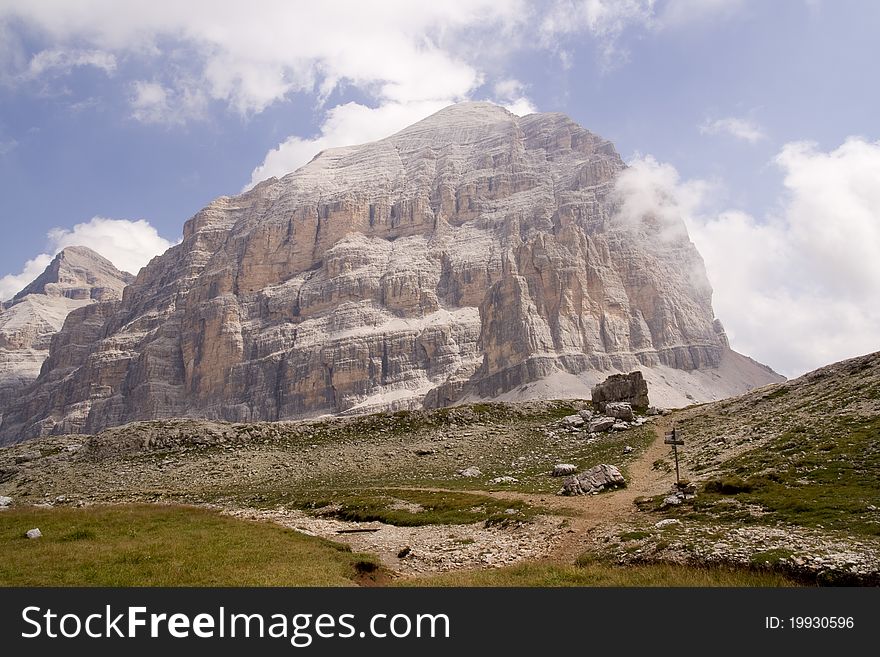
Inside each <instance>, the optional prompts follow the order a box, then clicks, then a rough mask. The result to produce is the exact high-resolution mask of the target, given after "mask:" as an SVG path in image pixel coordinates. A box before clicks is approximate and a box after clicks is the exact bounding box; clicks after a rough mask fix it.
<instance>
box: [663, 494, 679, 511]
mask: <svg viewBox="0 0 880 657" xmlns="http://www.w3.org/2000/svg"><path fill="white" fill-rule="evenodd" d="M681 502H682V498H680V497H679V496H678V495H670V496H669V497H664V498H663V503H662V504H661V505H660V508H661V509H662V508H664V507H667V506H678V505H679V504H681Z"/></svg>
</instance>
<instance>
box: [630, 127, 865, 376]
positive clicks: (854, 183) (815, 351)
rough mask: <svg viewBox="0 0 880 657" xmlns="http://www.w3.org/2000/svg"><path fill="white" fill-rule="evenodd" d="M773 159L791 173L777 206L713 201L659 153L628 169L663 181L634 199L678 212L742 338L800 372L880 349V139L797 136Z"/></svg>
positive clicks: (735, 334)
mask: <svg viewBox="0 0 880 657" xmlns="http://www.w3.org/2000/svg"><path fill="white" fill-rule="evenodd" d="M774 163H775V164H776V166H778V167H779V168H780V169H781V171H782V172H783V175H784V177H783V185H784V190H783V192H782V193H781V195H780V208H781V209H780V211H779V212H778V213H775V214H770V215H767V216H763V217H754V216H751V215H749V214H747V213H745V212H741V211H738V210H726V211H722V212H711V211H710V210H709V208H708V207H707V205H708V203H709V198H708V195H706V194H705V193H704V194H702V195H700V194H699V190H700V188H701V185H705V183H701V182H700V181H687V182H682V181H681V180H679V178H678V174H677V172H675V170H674V169H673V168H672V167H671V166H670V165H668V164H660V163H658V162H656V160H653V158H639V159H638V160H636V161H635V162H633V167H632V168H631V169H630V171H634V172H635V173H633V174H632V176H633V177H634V178H636V177H641V178H644V179H645V181H644V182H643V183H642V188H643V189H648V190H651V189H654V190H655V191H654V192H644V191H642V193H641V196H640V200H638V201H637V202H636V201H634V203H636V205H634V206H633V207H632V211H633V216H647V215H651V214H653V215H656V216H659V217H665V218H667V219H670V220H671V218H673V217H674V215H675V214H676V212H679V213H680V217H681V218H682V219H683V220H684V221H685V222H686V223H687V226H688V230H689V232H690V237H691V239H692V240H693V241H694V243H695V244H696V245H697V248H698V249H699V251H700V253H701V254H702V256H703V258H704V260H705V262H706V269H707V271H708V275H709V279H710V281H711V282H712V286H713V288H714V292H715V293H714V302H713V304H714V307H715V311H716V315H717V316H718V317H719V318H720V319H721V320H722V321H723V322H724V324H725V327H726V328H727V332H728V335H729V337H730V339H731V343H732V345H733V347H734V348H735V349H737V350H739V351H741V352H743V353H746V354H748V355H750V356H752V357H754V358H757V359H758V360H760V361H762V362H765V363H767V364H769V365H771V366H773V367H774V368H776V369H777V370H778V371H780V372H782V373H783V374H786V375H787V376H797V375H799V374H802V373H804V372H806V371H808V370H811V369H814V368H816V367H819V366H821V365H825V364H827V363H830V362H833V361H837V360H841V359H844V358H848V357H852V356H856V355H859V354H862V353H867V352H871V351H876V350H877V349H880V337H878V333H877V326H880V142H869V141H866V140H864V139H860V138H850V139H848V140H847V141H846V142H845V143H844V144H842V145H841V146H840V147H838V148H836V149H834V150H831V151H828V152H824V151H822V150H820V149H819V148H818V147H817V146H816V145H815V144H811V143H806V142H794V143H789V144H787V145H785V147H783V149H782V150H781V151H780V153H779V154H778V155H777V156H776V157H775V159H774ZM638 172H641V173H640V174H638ZM630 183H631V184H635V183H633V181H632V180H631V181H630ZM703 189H708V187H703ZM695 192H697V195H696V196H695ZM639 213H641V215H640V214H639Z"/></svg>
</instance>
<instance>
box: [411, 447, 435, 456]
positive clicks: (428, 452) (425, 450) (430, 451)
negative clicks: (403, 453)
mask: <svg viewBox="0 0 880 657" xmlns="http://www.w3.org/2000/svg"><path fill="white" fill-rule="evenodd" d="M413 451H414V452H415V455H416V456H430V455H431V454H436V453H437V450H436V449H430V448H422V449H416V450H413Z"/></svg>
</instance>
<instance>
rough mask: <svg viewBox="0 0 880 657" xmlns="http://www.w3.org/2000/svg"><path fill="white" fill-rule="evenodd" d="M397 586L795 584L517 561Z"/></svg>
mask: <svg viewBox="0 0 880 657" xmlns="http://www.w3.org/2000/svg"><path fill="white" fill-rule="evenodd" d="M396 585H398V586H543V587H548V586H549V587H563V586H596V587H599V586H628V587H630V586H652V587H656V586H664V587H666V586H699V587H707V586H727V587H730V586H735V587H769V586H772V587H779V586H796V584H795V582H793V581H792V580H790V579H788V578H786V577H784V576H783V575H780V574H777V573H768V572H758V571H752V570H745V569H733V568H727V567H722V566H718V567H711V568H699V567H691V566H676V565H670V564H650V565H638V566H615V565H609V564H604V563H596V562H591V563H583V564H582V565H578V564H575V565H571V566H563V565H554V564H547V563H522V564H518V565H515V566H510V567H507V568H496V569H492V570H475V571H464V572H452V573H443V574H441V575H435V576H432V577H423V578H418V579H410V580H404V581H401V582H396Z"/></svg>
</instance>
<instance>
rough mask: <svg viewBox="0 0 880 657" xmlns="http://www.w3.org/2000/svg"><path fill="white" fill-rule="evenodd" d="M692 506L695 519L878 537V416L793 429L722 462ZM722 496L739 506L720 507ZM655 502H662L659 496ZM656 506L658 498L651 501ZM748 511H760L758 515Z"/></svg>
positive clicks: (688, 510) (681, 511) (686, 511)
mask: <svg viewBox="0 0 880 657" xmlns="http://www.w3.org/2000/svg"><path fill="white" fill-rule="evenodd" d="M723 469H724V471H725V473H724V475H723V476H722V477H720V478H716V479H712V480H709V481H707V482H706V483H705V485H704V486H703V490H702V491H701V492H700V494H699V496H698V497H697V499H696V500H694V502H693V504H692V505H682V507H679V508H677V509H675V510H670V511H671V512H673V513H676V514H678V515H687V516H689V517H691V518H692V519H696V520H699V519H707V518H711V519H716V520H722V521H733V522H745V523H762V524H778V523H788V524H793V525H801V526H805V527H819V528H823V529H831V530H840V531H846V532H847V533H850V534H858V535H863V536H880V522H878V518H877V513H876V511H871V510H870V509H869V508H868V507H869V506H871V505H873V506H875V507H878V506H880V477H878V472H880V418H878V417H874V418H853V417H849V418H848V417H837V418H833V417H832V418H826V419H825V420H824V423H823V424H815V425H810V426H795V427H793V428H792V429H789V430H788V431H785V432H783V433H781V434H780V435H778V436H777V437H775V438H773V439H771V440H770V441H768V442H767V443H765V444H763V445H762V446H761V447H758V448H755V449H752V450H749V451H748V452H746V453H744V454H741V455H739V456H737V457H735V458H733V459H730V460H729V461H727V462H725V463H724V464H723ZM722 498H727V499H734V500H736V501H737V502H739V503H740V504H733V505H731V504H719V502H720V501H721V499H722ZM658 500H659V498H658ZM655 501H657V500H655ZM746 505H754V506H757V507H759V508H761V509H762V510H763V511H764V513H763V514H760V515H755V514H752V513H750V512H749V511H748V510H747V509H746Z"/></svg>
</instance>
